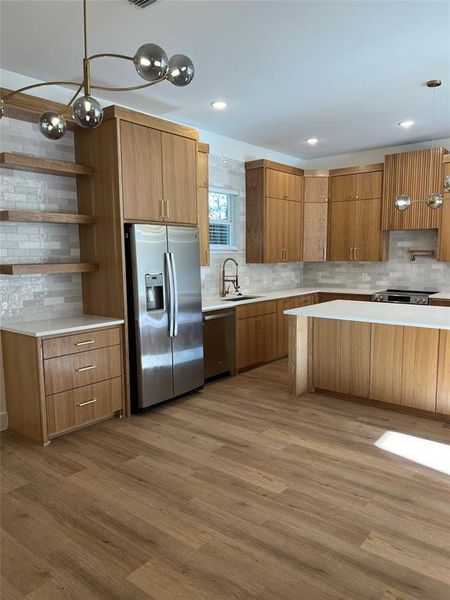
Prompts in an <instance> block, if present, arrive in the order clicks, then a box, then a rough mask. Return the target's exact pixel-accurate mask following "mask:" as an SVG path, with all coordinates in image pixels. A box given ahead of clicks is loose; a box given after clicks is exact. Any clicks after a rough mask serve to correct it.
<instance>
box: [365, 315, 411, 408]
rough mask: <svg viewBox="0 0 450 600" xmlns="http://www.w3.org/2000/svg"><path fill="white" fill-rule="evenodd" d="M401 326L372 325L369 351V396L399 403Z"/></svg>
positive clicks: (401, 346) (401, 353)
mask: <svg viewBox="0 0 450 600" xmlns="http://www.w3.org/2000/svg"><path fill="white" fill-rule="evenodd" d="M402 364H403V327H402V326H401V325H379V324H377V323H374V324H373V325H372V335H371V351H370V365H371V369H370V398H371V399H372V400H379V401H381V402H393V403H394V404H400V403H401V394H402V387H401V386H402Z"/></svg>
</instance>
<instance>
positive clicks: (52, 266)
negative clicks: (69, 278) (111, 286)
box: [0, 263, 98, 275]
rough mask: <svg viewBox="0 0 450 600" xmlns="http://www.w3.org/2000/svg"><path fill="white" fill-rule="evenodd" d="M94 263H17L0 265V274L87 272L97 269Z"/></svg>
mask: <svg viewBox="0 0 450 600" xmlns="http://www.w3.org/2000/svg"><path fill="white" fill-rule="evenodd" d="M97 270H98V265H97V264H94V263H28V264H25V263H23V264H22V263H18V264H14V265H0V274H1V275H46V274H47V275H48V274H56V273H89V272H91V271H97Z"/></svg>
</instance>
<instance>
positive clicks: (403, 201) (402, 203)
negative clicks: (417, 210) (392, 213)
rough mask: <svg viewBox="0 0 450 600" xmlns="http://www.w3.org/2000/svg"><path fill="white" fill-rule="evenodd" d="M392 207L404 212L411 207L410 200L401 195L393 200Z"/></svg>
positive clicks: (406, 196)
mask: <svg viewBox="0 0 450 600" xmlns="http://www.w3.org/2000/svg"><path fill="white" fill-rule="evenodd" d="M394 206H395V208H396V209H397V210H399V211H401V212H402V211H404V210H406V209H407V208H409V207H410V206H411V198H410V197H409V196H408V194H401V195H400V196H397V198H395V200H394Z"/></svg>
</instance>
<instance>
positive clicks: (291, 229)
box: [281, 200, 303, 262]
mask: <svg viewBox="0 0 450 600" xmlns="http://www.w3.org/2000/svg"><path fill="white" fill-rule="evenodd" d="M281 202H282V203H283V205H284V206H283V211H284V248H285V261H286V262H297V261H301V260H302V256H303V203H302V202H291V201H290V200H282V201H281Z"/></svg>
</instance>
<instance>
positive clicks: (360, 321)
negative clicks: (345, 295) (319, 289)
mask: <svg viewBox="0 0 450 600" xmlns="http://www.w3.org/2000/svg"><path fill="white" fill-rule="evenodd" d="M285 314H286V315H288V317H289V391H290V392H291V393H293V394H295V395H297V396H300V395H302V394H304V393H306V392H314V391H325V392H333V393H334V394H335V395H337V396H341V397H346V398H350V399H365V400H376V401H380V402H386V403H389V404H393V405H398V406H403V407H409V408H413V409H419V410H422V411H426V412H428V413H434V414H437V415H439V416H443V417H444V418H448V415H450V309H449V308H446V307H441V306H411V305H408V306H404V305H398V304H388V303H386V304H379V303H374V302H353V301H349V300H336V301H333V302H326V303H324V304H315V305H312V306H306V307H303V308H296V309H291V310H287V311H285Z"/></svg>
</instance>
